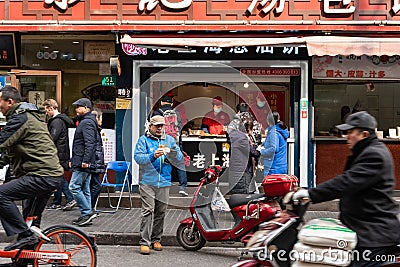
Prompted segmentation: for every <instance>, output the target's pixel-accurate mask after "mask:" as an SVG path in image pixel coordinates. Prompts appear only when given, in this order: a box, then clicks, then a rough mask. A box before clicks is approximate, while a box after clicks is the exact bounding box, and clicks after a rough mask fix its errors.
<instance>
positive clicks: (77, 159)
mask: <svg viewBox="0 0 400 267" xmlns="http://www.w3.org/2000/svg"><path fill="white" fill-rule="evenodd" d="M78 121H79V124H78V127H76V131H75V135H74V142H73V143H72V157H71V165H72V170H77V171H85V172H89V171H90V169H82V168H81V166H82V163H89V164H90V165H93V164H95V160H96V143H97V134H98V133H97V128H98V126H97V121H96V116H95V115H93V114H92V113H91V112H88V113H86V114H84V115H82V116H79V117H78Z"/></svg>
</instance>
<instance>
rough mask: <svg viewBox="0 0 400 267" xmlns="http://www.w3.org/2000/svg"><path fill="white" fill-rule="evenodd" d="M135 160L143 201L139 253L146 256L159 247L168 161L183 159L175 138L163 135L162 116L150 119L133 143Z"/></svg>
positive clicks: (169, 174)
mask: <svg viewBox="0 0 400 267" xmlns="http://www.w3.org/2000/svg"><path fill="white" fill-rule="evenodd" d="M134 159H135V161H136V163H137V164H139V173H140V182H139V193H140V199H141V201H142V211H141V223H140V241H139V244H140V253H141V254H145V255H148V254H150V247H152V248H153V249H154V250H157V251H160V250H162V245H161V237H162V234H163V229H164V217H165V212H166V210H167V206H168V200H169V188H170V187H171V170H172V166H171V162H175V161H182V160H183V155H182V152H181V151H180V149H179V146H178V145H177V143H176V142H175V139H174V138H173V137H171V136H169V135H167V134H165V119H164V117H162V116H153V117H151V118H150V121H149V129H148V130H147V131H146V132H145V134H144V135H142V136H141V137H140V138H139V140H138V142H137V144H136V148H135V153H134Z"/></svg>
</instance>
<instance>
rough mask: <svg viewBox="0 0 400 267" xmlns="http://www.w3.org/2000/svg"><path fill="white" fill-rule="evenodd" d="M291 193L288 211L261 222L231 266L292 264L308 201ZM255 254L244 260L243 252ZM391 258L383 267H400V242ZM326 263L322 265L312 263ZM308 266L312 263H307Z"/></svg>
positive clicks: (280, 265)
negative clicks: (295, 199)
mask: <svg viewBox="0 0 400 267" xmlns="http://www.w3.org/2000/svg"><path fill="white" fill-rule="evenodd" d="M291 196H292V195H291V193H289V194H288V195H287V196H285V201H284V202H287V204H286V210H284V211H282V213H281V216H280V217H279V218H275V219H273V220H270V221H267V222H264V223H262V224H261V225H260V226H259V231H257V232H256V233H254V235H253V236H252V237H251V238H250V240H249V241H248V243H247V246H246V248H245V249H244V251H242V253H241V256H240V257H239V262H238V263H236V264H234V265H232V267H256V266H268V267H289V266H295V265H293V260H294V259H295V257H294V255H295V254H296V253H292V252H296V251H294V250H293V247H294V245H295V243H296V242H297V240H298V239H297V236H298V232H299V228H301V227H300V226H301V225H302V223H303V216H304V214H305V212H306V210H307V207H308V204H309V201H308V200H306V199H304V200H302V201H293V200H292V199H291ZM248 254H251V255H252V257H250V258H248V259H244V257H243V256H244V255H248ZM388 260H389V261H387V262H384V263H382V264H381V266H382V267H400V244H399V246H397V249H396V248H394V251H393V253H392V256H391V257H390V259H389V258H388ZM312 265H315V266H324V265H323V264H312ZM307 266H309V265H307Z"/></svg>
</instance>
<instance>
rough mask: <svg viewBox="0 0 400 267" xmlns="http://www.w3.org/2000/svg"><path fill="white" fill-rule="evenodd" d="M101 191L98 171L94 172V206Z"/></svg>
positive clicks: (92, 186)
mask: <svg viewBox="0 0 400 267" xmlns="http://www.w3.org/2000/svg"><path fill="white" fill-rule="evenodd" d="M100 192H101V181H100V175H99V174H98V173H92V179H90V198H91V202H92V208H94V206H95V205H96V201H97V198H98V197H99V195H100Z"/></svg>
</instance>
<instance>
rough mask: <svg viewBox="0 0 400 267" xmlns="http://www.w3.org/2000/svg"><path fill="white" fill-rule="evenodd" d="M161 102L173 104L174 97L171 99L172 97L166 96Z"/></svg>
mask: <svg viewBox="0 0 400 267" xmlns="http://www.w3.org/2000/svg"><path fill="white" fill-rule="evenodd" d="M161 102H167V103H171V104H172V103H173V101H172V97H170V96H168V95H165V96H163V97H162V98H161Z"/></svg>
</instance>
